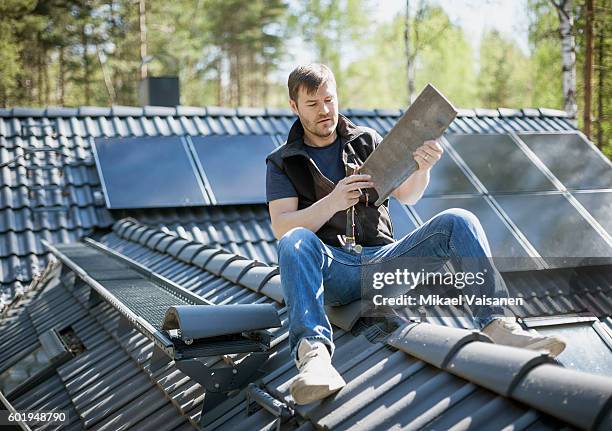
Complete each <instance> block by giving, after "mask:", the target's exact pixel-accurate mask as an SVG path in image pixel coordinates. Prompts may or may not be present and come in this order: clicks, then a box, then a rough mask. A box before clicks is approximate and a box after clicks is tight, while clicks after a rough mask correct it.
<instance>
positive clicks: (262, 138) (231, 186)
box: [187, 135, 277, 205]
mask: <svg viewBox="0 0 612 431" xmlns="http://www.w3.org/2000/svg"><path fill="white" fill-rule="evenodd" d="M224 141H226V142H224ZM227 141H230V142H231V141H235V142H234V143H228V142H227ZM253 141H259V142H257V143H254V142H253ZM187 145H188V147H189V148H190V151H191V152H192V154H193V156H194V159H195V163H196V166H197V168H198V170H199V171H200V174H201V176H202V178H203V180H204V183H205V184H206V187H207V189H208V191H209V194H210V197H211V201H212V203H213V204H215V205H239V204H258V203H265V202H266V186H265V182H266V163H265V156H267V155H268V154H269V153H270V152H271V151H273V150H274V149H275V148H277V145H276V142H275V139H274V137H273V136H272V135H253V136H245V135H208V136H189V137H187ZM209 145H216V146H217V147H216V148H215V151H214V152H212V151H210V152H208V151H207V148H206V146H209ZM223 145H226V146H229V145H237V146H238V148H237V150H236V152H235V155H236V156H237V157H234V158H230V157H228V156H227V154H223V153H222V151H221V150H220V149H219V148H221V149H225V148H223ZM245 147H247V148H245ZM248 147H251V148H248ZM258 147H259V148H261V149H263V150H264V151H263V152H262V153H260V154H258V155H257V156H252V157H248V158H247V155H248V154H249V152H251V154H252V153H253V149H254V148H258ZM260 155H263V158H262V160H260V161H258V160H256V157H258V156H260ZM211 156H212V157H213V158H214V157H217V158H223V157H226V160H228V162H229V163H232V169H233V173H234V175H231V174H230V175H228V172H219V171H218V169H219V167H220V166H221V165H222V164H221V163H214V159H212V160H211ZM207 158H208V160H206V159H207ZM245 160H246V162H247V164H246V165H242V166H241V167H240V168H237V165H238V164H239V163H241V162H243V161H245ZM245 167H248V168H253V167H254V170H258V171H259V172H254V170H252V171H251V172H250V173H247V174H245V175H243V176H240V175H237V174H238V173H240V172H246V169H244V168H245ZM221 181H222V182H223V183H221ZM254 183H259V186H260V187H259V192H255V193H252V192H249V193H245V190H246V189H245V185H253V184H254ZM256 187H257V186H256ZM250 190H252V189H250ZM257 193H259V194H257ZM228 194H229V197H228ZM236 196H238V197H236Z"/></svg>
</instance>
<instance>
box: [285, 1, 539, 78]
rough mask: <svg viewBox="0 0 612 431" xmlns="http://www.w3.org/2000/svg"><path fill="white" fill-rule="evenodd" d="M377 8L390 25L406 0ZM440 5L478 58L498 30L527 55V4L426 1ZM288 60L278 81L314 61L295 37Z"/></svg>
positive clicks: (381, 19) (380, 17) (378, 15)
mask: <svg viewBox="0 0 612 431" xmlns="http://www.w3.org/2000/svg"><path fill="white" fill-rule="evenodd" d="M372 1H373V3H374V4H375V5H377V8H376V16H375V17H374V19H375V20H377V21H378V22H385V21H391V20H392V19H393V17H394V16H396V15H397V14H398V13H401V14H404V10H405V7H406V0H372ZM419 1H420V0H411V8H414V9H416V7H417V4H418V2H419ZM429 1H430V2H431V3H434V4H438V5H440V6H441V7H442V8H443V9H444V10H445V11H446V13H447V14H448V16H449V17H450V19H451V22H453V23H454V24H457V25H460V26H461V27H462V28H463V30H464V32H465V34H466V35H467V37H468V40H469V41H470V43H472V45H473V47H474V54H475V55H476V57H478V52H479V47H480V39H481V37H482V35H483V33H484V32H485V31H486V30H489V29H497V30H498V31H499V32H500V33H501V34H503V35H505V36H507V37H509V38H511V39H513V40H514V41H515V42H516V44H517V45H518V46H519V48H520V49H521V50H522V51H523V53H525V54H526V55H527V54H529V45H528V39H527V30H528V21H527V0H429ZM289 45H290V52H292V53H293V55H292V57H293V58H291V59H287V61H285V62H283V64H282V65H281V70H280V71H279V72H278V77H279V80H280V81H283V80H284V79H286V76H287V75H288V74H289V73H290V72H291V70H292V69H293V67H294V66H295V63H298V62H299V63H303V62H310V61H316V58H314V54H313V53H311V52H309V50H308V47H307V46H306V45H305V44H304V43H303V41H302V40H301V39H300V38H299V37H296V38H294V39H293V40H290V41H289Z"/></svg>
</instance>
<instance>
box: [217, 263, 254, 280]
mask: <svg viewBox="0 0 612 431" xmlns="http://www.w3.org/2000/svg"><path fill="white" fill-rule="evenodd" d="M256 265H263V264H262V263H260V262H257V261H255V260H251V259H234V260H232V261H231V262H229V263H228V265H226V266H225V268H224V269H223V271H222V272H221V274H220V275H221V276H222V277H223V278H225V279H227V280H229V281H231V282H232V283H238V281H239V280H240V277H242V275H243V274H244V273H245V272H246V271H247V270H248V269H250V268H252V267H253V266H256Z"/></svg>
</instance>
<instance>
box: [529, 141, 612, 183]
mask: <svg viewBox="0 0 612 431" xmlns="http://www.w3.org/2000/svg"><path fill="white" fill-rule="evenodd" d="M519 137H520V138H521V140H522V141H523V142H525V144H527V146H528V147H529V148H530V149H531V150H532V151H533V152H534V153H536V155H537V156H538V157H539V158H540V159H541V160H542V161H543V162H544V164H545V165H546V166H547V167H548V169H550V170H551V172H552V173H553V174H554V175H555V176H556V177H557V178H558V179H559V180H560V181H561V182H562V183H563V184H564V185H565V187H567V188H568V189H579V190H584V189H600V188H612V164H611V163H610V161H609V160H608V159H607V158H606V157H605V156H604V155H603V154H601V153H600V152H599V151H598V150H597V149H595V148H593V146H592V145H590V144H589V143H588V142H587V141H585V140H584V139H583V138H582V137H581V136H580V135H578V134H576V133H571V134H521V135H519Z"/></svg>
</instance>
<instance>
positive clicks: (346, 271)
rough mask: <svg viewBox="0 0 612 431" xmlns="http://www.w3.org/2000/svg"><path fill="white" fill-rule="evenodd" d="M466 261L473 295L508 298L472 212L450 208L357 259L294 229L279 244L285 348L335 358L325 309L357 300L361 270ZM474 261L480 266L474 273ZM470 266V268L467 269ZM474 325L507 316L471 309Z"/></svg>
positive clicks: (499, 310) (485, 308)
mask: <svg viewBox="0 0 612 431" xmlns="http://www.w3.org/2000/svg"><path fill="white" fill-rule="evenodd" d="M462 256H464V257H470V258H471V257H474V258H484V259H465V262H466V263H465V265H464V267H462V268H461V270H462V271H465V272H468V271H471V272H473V273H476V272H479V271H483V267H482V263H483V262H485V266H486V270H485V271H484V274H485V279H484V283H483V284H482V285H481V286H480V287H479V290H480V291H479V292H477V293H478V294H481V295H487V296H488V297H497V298H505V297H508V291H507V288H506V285H505V283H504V281H503V279H502V278H501V276H500V275H499V272H498V271H497V269H495V267H494V266H493V264H492V262H491V261H490V259H487V257H491V250H490V247H489V244H488V241H487V238H486V235H485V232H484V230H483V228H482V226H481V225H480V222H479V221H478V218H477V217H476V216H475V215H474V214H473V213H471V212H469V211H467V210H464V209H460V208H451V209H448V210H446V211H443V212H441V213H438V214H437V215H435V216H434V217H432V218H431V219H430V220H428V221H427V222H426V223H424V224H423V225H422V226H420V227H419V228H417V229H415V230H413V231H412V232H410V233H409V234H407V235H406V236H404V237H403V238H402V239H400V240H398V241H395V242H393V243H391V244H388V245H382V246H371V247H363V250H362V252H361V253H357V252H354V251H347V250H345V249H343V248H340V247H333V246H329V245H327V244H324V243H323V242H322V241H321V240H320V239H319V237H317V236H316V235H315V234H314V233H313V232H312V231H310V230H308V229H306V228H302V227H298V228H294V229H291V230H290V231H288V232H287V233H286V234H285V235H283V237H282V238H281V239H280V240H279V242H278V261H279V268H280V273H281V286H282V289H283V295H284V298H285V303H286V305H287V306H288V311H289V346H290V350H291V356H292V359H293V360H295V359H296V350H297V344H298V342H299V341H300V340H301V339H302V338H308V339H311V340H317V341H321V342H323V343H325V344H326V345H327V346H328V347H329V349H330V353H331V354H332V355H333V353H334V348H335V347H334V343H333V338H332V337H333V334H332V328H331V324H330V322H329V319H328V318H327V315H326V314H325V309H324V305H332V306H334V305H344V304H348V303H350V302H353V301H356V300H359V299H360V298H361V285H362V282H361V276H362V266H363V265H375V264H380V263H381V262H385V261H389V260H390V259H394V258H398V257H427V258H428V259H427V260H428V261H432V258H433V261H434V262H435V263H436V266H437V267H436V268H428V270H431V271H437V270H439V269H440V268H442V267H443V266H444V264H445V263H446V262H447V261H448V260H449V259H451V258H453V257H455V258H460V257H462ZM475 261H478V262H479V265H478V267H474V266H476V264H475V263H473V262H475ZM470 265H472V266H473V267H471V268H470V267H469V266H470ZM471 311H472V314H473V316H474V323H475V324H476V326H477V327H480V328H483V327H484V326H486V325H487V324H488V323H489V322H491V320H493V319H494V318H495V317H499V316H503V315H507V314H508V312H507V311H506V310H505V308H503V307H498V306H472V307H471Z"/></svg>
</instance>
